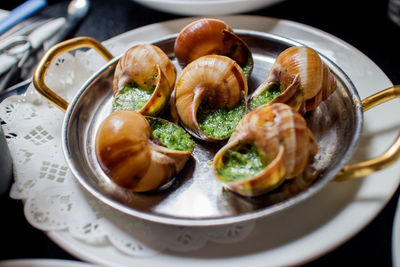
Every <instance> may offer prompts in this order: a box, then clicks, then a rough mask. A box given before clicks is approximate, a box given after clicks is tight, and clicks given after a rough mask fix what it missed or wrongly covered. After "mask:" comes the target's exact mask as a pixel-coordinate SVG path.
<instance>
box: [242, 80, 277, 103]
mask: <svg viewBox="0 0 400 267" xmlns="http://www.w3.org/2000/svg"><path fill="white" fill-rule="evenodd" d="M281 93H282V92H281V88H280V86H279V84H278V83H270V84H268V85H267V86H266V87H265V88H264V89H263V90H262V91H261V93H260V94H259V95H257V96H255V97H253V98H252V99H251V100H250V101H249V109H255V108H256V107H259V106H262V105H264V104H268V103H269V102H271V101H272V99H274V98H275V97H277V96H279V95H281Z"/></svg>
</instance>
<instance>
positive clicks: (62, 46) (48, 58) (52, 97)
mask: <svg viewBox="0 0 400 267" xmlns="http://www.w3.org/2000/svg"><path fill="white" fill-rule="evenodd" d="M84 47H86V48H93V49H94V50H96V51H97V52H98V53H99V54H100V55H101V56H102V57H103V58H104V59H105V60H107V61H110V60H111V59H113V58H114V57H113V55H112V54H111V53H110V52H109V51H108V50H107V49H106V48H105V47H104V46H103V45H102V44H101V43H100V42H99V41H97V40H96V39H93V38H91V37H76V38H72V39H69V40H66V41H63V42H61V43H58V44H56V45H54V46H53V47H51V48H50V49H49V50H47V52H46V53H45V54H44V56H43V57H42V59H41V60H40V61H39V63H38V65H37V66H36V69H35V72H34V74H33V84H34V86H35V87H36V90H37V91H38V92H39V93H40V94H42V95H43V96H44V97H45V98H46V99H47V100H48V101H50V102H51V103H53V104H54V105H55V106H57V107H58V108H59V109H61V110H62V111H64V112H65V111H66V110H67V107H68V102H67V101H66V100H65V99H63V98H62V97H60V96H59V95H57V93H55V92H54V91H53V90H51V89H50V88H49V87H48V86H47V85H46V83H45V82H44V78H45V76H46V73H47V71H48V69H49V67H50V65H51V62H52V61H53V60H54V59H55V58H56V57H57V56H58V55H60V54H62V53H64V52H68V51H72V50H74V49H78V48H84Z"/></svg>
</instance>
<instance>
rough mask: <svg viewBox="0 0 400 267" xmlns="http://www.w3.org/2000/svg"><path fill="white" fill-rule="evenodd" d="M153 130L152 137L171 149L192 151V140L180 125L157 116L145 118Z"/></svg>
mask: <svg viewBox="0 0 400 267" xmlns="http://www.w3.org/2000/svg"><path fill="white" fill-rule="evenodd" d="M147 121H148V122H149V124H150V127H151V130H152V132H153V137H155V138H157V139H159V140H160V141H161V143H163V145H165V146H166V147H167V148H169V149H172V150H179V151H192V150H193V148H194V142H193V140H192V139H191V138H190V135H189V134H188V133H187V132H186V131H185V130H184V129H183V128H181V127H180V126H178V125H176V124H173V123H169V122H166V121H163V120H161V119H157V118H151V119H147Z"/></svg>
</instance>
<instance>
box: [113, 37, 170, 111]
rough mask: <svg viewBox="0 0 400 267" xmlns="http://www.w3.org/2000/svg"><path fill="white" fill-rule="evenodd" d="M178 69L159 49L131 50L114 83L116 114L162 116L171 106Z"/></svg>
mask: <svg viewBox="0 0 400 267" xmlns="http://www.w3.org/2000/svg"><path fill="white" fill-rule="evenodd" d="M175 80H176V69H175V66H174V65H173V63H172V62H171V60H170V59H169V58H168V56H167V55H166V54H165V53H164V52H163V51H162V50H161V49H160V48H159V47H157V46H154V45H150V44H140V45H136V46H133V47H131V48H130V49H128V50H127V51H126V52H125V53H124V55H123V56H122V57H121V59H120V60H119V61H118V64H117V66H116V69H115V73H114V80H113V96H114V99H113V110H114V111H115V110H121V109H130V110H134V111H137V112H139V113H141V114H143V115H150V116H156V115H159V114H160V113H161V112H162V111H163V110H164V109H165V108H166V107H167V106H168V104H169V99H170V96H171V92H172V90H173V88H174V85H175Z"/></svg>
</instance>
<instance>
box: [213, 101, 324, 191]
mask: <svg viewBox="0 0 400 267" xmlns="http://www.w3.org/2000/svg"><path fill="white" fill-rule="evenodd" d="M246 144H252V145H255V146H256V147H257V150H258V152H259V154H260V157H261V158H262V161H263V163H264V165H265V167H264V168H263V169H262V171H260V172H258V173H257V174H256V175H255V176H253V177H250V178H247V179H244V180H239V181H228V180H227V179H226V178H225V177H223V176H221V175H220V174H219V172H218V169H220V168H222V167H223V166H224V165H225V164H226V158H225V157H224V155H225V154H226V153H227V151H228V150H235V151H236V150H238V151H239V150H240V148H241V146H243V145H246ZM317 152H318V145H317V143H316V142H315V140H314V135H313V133H312V132H311V131H310V130H309V128H308V127H307V124H306V122H305V120H304V118H303V117H302V116H301V115H300V114H299V113H297V112H296V111H294V110H293V109H292V108H291V107H289V106H288V105H286V104H281V103H274V104H270V105H264V106H261V107H259V108H256V109H254V110H252V111H251V112H249V113H248V114H247V115H246V116H244V117H243V118H242V120H241V121H240V123H239V124H238V126H237V128H236V129H235V131H234V132H233V134H232V136H231V137H230V139H229V140H228V143H227V144H226V145H225V146H224V147H223V148H222V149H220V150H219V151H218V153H217V154H216V155H215V157H214V162H213V167H214V174H215V176H216V177H217V178H218V180H220V181H221V182H222V183H224V184H225V185H226V186H227V187H228V188H229V189H230V190H232V191H234V192H236V193H238V194H240V195H244V196H258V195H261V194H264V193H267V192H269V191H270V190H272V189H274V188H276V187H277V186H279V185H280V184H281V183H282V182H283V181H284V180H285V179H290V178H293V177H295V176H297V175H299V174H301V173H302V172H303V171H304V169H305V168H306V166H307V165H308V164H309V163H310V162H311V161H312V160H313V158H314V155H315V154H316V153H317Z"/></svg>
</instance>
